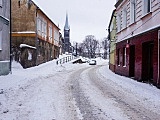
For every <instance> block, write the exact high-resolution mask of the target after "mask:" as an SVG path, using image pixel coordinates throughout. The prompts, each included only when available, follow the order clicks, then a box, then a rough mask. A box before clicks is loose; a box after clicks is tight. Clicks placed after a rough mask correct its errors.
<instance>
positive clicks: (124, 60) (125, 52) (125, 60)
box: [123, 47, 127, 67]
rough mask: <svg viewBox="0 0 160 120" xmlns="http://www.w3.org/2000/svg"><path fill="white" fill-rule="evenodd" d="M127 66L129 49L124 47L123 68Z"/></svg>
mask: <svg viewBox="0 0 160 120" xmlns="http://www.w3.org/2000/svg"><path fill="white" fill-rule="evenodd" d="M126 65H127V48H126V47H123V67H126Z"/></svg>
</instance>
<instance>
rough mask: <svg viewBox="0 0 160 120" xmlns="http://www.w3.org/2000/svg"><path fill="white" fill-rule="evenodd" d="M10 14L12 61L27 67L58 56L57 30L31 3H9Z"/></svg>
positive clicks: (22, 0)
mask: <svg viewBox="0 0 160 120" xmlns="http://www.w3.org/2000/svg"><path fill="white" fill-rule="evenodd" d="M11 14H12V48H13V54H14V56H15V60H16V61H19V62H20V63H21V64H22V66H23V67H24V68H27V67H31V66H35V65H39V64H41V63H44V62H47V61H50V60H53V59H54V58H57V57H58V55H59V30H60V29H59V28H58V27H57V26H56V25H55V24H54V23H53V21H52V20H51V19H50V18H49V17H48V16H47V15H46V14H45V13H44V12H43V11H42V10H41V9H40V8H39V7H38V6H37V5H36V4H35V3H34V2H33V1H32V0H12V7H11ZM22 44H23V45H22ZM20 46H21V47H20ZM22 48H23V50H22ZM17 51H18V52H17ZM29 56H31V57H30V59H29Z"/></svg>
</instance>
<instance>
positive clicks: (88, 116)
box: [70, 67, 103, 120]
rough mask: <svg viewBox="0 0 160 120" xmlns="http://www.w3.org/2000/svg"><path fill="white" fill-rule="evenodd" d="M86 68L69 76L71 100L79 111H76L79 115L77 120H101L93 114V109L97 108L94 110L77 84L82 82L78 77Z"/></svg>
mask: <svg viewBox="0 0 160 120" xmlns="http://www.w3.org/2000/svg"><path fill="white" fill-rule="evenodd" d="M88 68H90V67H88ZM88 68H84V69H80V70H78V71H75V72H74V73H73V74H72V75H71V76H70V79H71V81H70V88H71V90H72V95H73V99H75V102H76V103H75V104H76V106H77V108H78V109H79V111H77V112H78V114H79V115H80V117H79V120H103V119H100V118H98V117H97V115H96V114H95V113H94V111H95V109H97V108H95V106H94V105H93V104H92V103H91V102H90V101H89V99H88V97H86V96H85V94H84V92H83V90H82V89H81V87H80V84H79V82H80V81H81V80H82V79H81V77H80V75H81V73H82V72H83V71H84V70H86V69H88ZM97 110H99V109H97ZM99 111H100V110H99Z"/></svg>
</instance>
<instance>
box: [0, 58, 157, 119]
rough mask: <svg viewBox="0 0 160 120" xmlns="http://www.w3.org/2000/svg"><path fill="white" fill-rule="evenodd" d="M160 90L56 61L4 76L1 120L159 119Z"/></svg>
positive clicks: (104, 67)
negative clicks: (58, 63) (57, 63)
mask: <svg viewBox="0 0 160 120" xmlns="http://www.w3.org/2000/svg"><path fill="white" fill-rule="evenodd" d="M159 116H160V90H159V89H157V88H156V87H154V86H152V85H149V84H146V83H140V82H137V81H135V80H132V79H130V78H126V77H123V76H119V75H116V74H114V73H112V72H111V71H110V70H109V69H108V61H106V60H103V59H97V65H92V66H91V65H88V63H84V64H72V63H66V64H63V65H56V61H51V62H48V63H45V64H43V65H40V66H36V67H33V68H29V69H23V68H21V66H20V65H19V64H17V63H14V64H13V73H12V74H10V75H8V76H0V120H158V119H159Z"/></svg>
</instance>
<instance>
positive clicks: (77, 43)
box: [76, 42, 78, 57]
mask: <svg viewBox="0 0 160 120" xmlns="http://www.w3.org/2000/svg"><path fill="white" fill-rule="evenodd" d="M77 44H78V43H77V42H76V57H77Z"/></svg>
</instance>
